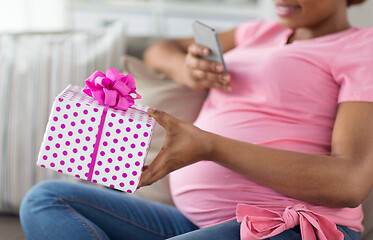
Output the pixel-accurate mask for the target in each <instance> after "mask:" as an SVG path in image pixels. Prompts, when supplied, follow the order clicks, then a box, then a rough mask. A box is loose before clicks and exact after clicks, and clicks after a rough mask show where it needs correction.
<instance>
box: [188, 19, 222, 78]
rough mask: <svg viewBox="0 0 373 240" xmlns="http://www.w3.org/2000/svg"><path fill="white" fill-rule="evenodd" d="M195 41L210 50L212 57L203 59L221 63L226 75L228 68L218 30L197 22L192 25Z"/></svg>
mask: <svg viewBox="0 0 373 240" xmlns="http://www.w3.org/2000/svg"><path fill="white" fill-rule="evenodd" d="M192 27H193V33H194V41H195V42H196V44H198V45H201V46H204V47H207V48H208V49H209V50H210V55H208V56H201V58H203V59H206V60H209V61H212V62H218V63H221V64H222V65H223V66H224V71H223V72H224V73H226V72H227V68H226V66H225V63H224V59H223V51H222V49H221V45H220V40H219V35H218V33H217V32H216V30H215V29H214V28H212V27H209V26H208V25H206V24H204V23H201V22H199V21H195V22H194V23H193V24H192Z"/></svg>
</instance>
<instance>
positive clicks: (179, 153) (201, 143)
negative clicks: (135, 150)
mask: <svg viewBox="0 0 373 240" xmlns="http://www.w3.org/2000/svg"><path fill="white" fill-rule="evenodd" d="M148 113H149V115H150V116H152V117H154V119H155V120H156V121H157V122H158V123H159V124H160V125H161V126H162V127H163V128H164V129H165V130H166V133H167V135H166V140H165V142H164V144H163V147H162V149H161V151H160V152H159V153H158V155H157V157H156V158H155V159H154V160H153V162H152V163H151V164H150V165H149V166H145V167H144V171H143V173H142V175H141V179H140V183H139V185H138V188H140V187H142V186H147V185H150V184H152V183H154V182H156V181H158V180H159V179H161V178H163V177H165V176H166V175H167V174H169V173H170V172H172V171H174V170H177V169H179V168H182V167H185V166H188V165H190V164H193V163H196V162H198V161H200V160H205V159H207V158H208V156H209V154H210V152H211V150H212V145H211V144H210V134H209V133H207V132H205V131H202V130H201V129H199V128H197V127H196V126H194V125H192V124H190V123H187V122H184V121H181V120H178V119H176V118H174V117H172V116H171V115H169V114H167V113H165V112H162V111H159V110H154V109H151V108H150V109H149V110H148Z"/></svg>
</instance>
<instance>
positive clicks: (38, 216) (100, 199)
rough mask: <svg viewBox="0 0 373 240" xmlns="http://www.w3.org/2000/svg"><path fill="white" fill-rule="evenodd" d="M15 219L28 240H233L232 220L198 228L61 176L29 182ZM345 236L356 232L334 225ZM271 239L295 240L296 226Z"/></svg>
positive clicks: (152, 206) (170, 211) (174, 213)
mask: <svg viewBox="0 0 373 240" xmlns="http://www.w3.org/2000/svg"><path fill="white" fill-rule="evenodd" d="M20 219H21V224H22V227H23V230H24V232H25V235H26V237H27V239H28V240H34V239H35V240H44V239H67V240H74V239H79V240H81V239H83V240H85V239H87V240H88V239H122V240H125V239H130V240H137V239H141V240H153V239H173V240H191V239H204V240H209V239H211V240H220V239H229V240H236V239H237V240H239V239H240V224H239V223H237V222H236V221H235V220H234V221H229V222H225V223H222V224H217V225H215V226H212V227H207V228H203V229H199V228H198V227H197V226H196V225H194V224H193V223H192V222H191V221H189V220H188V219H187V218H186V217H184V216H183V215H182V214H181V213H180V212H179V211H178V210H177V209H176V208H175V207H172V206H168V205H164V204H161V203H157V202H150V201H147V200H143V199H139V198H136V197H133V196H131V195H129V194H124V193H121V192H118V191H113V190H111V189H103V188H97V187H94V186H91V185H88V184H82V183H71V182H64V181H54V180H51V181H46V182H42V183H39V184H37V185H35V186H34V187H33V188H32V189H31V190H30V192H29V193H28V194H27V195H26V197H25V198H24V199H23V201H22V204H21V208H20ZM338 228H339V230H340V231H341V232H343V234H344V235H345V239H346V240H357V239H359V238H360V234H359V233H357V232H354V231H352V230H350V229H348V228H346V227H342V226H338ZM270 239H271V240H290V239H291V240H296V239H301V237H300V230H299V226H297V227H295V228H293V229H289V230H287V231H285V232H283V233H281V234H279V235H277V236H275V237H272V238H270Z"/></svg>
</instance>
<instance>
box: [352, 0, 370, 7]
mask: <svg viewBox="0 0 373 240" xmlns="http://www.w3.org/2000/svg"><path fill="white" fill-rule="evenodd" d="M365 1H366V0H347V5H348V6H350V5H353V4H359V3H362V2H365Z"/></svg>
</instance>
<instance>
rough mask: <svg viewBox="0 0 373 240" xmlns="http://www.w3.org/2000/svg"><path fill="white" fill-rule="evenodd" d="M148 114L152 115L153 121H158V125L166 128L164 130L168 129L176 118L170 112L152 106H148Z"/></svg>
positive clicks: (175, 121)
mask: <svg viewBox="0 0 373 240" xmlns="http://www.w3.org/2000/svg"><path fill="white" fill-rule="evenodd" d="M148 114H149V115H150V116H151V117H153V118H154V119H155V121H157V122H158V123H159V125H161V126H162V127H163V128H164V129H166V131H169V129H170V128H171V127H172V126H173V124H176V123H177V120H176V119H175V118H174V117H173V116H171V115H170V114H168V113H166V112H163V111H160V110H157V109H154V108H149V109H148Z"/></svg>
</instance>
